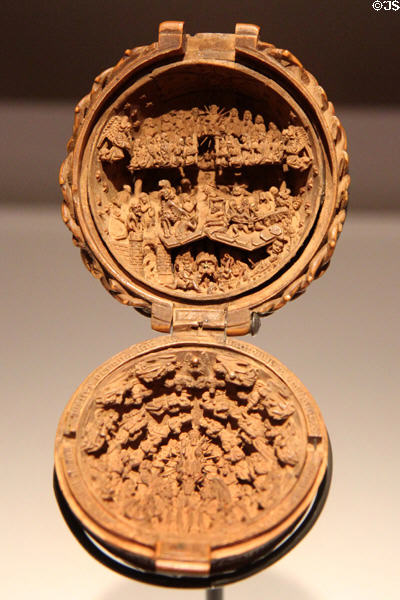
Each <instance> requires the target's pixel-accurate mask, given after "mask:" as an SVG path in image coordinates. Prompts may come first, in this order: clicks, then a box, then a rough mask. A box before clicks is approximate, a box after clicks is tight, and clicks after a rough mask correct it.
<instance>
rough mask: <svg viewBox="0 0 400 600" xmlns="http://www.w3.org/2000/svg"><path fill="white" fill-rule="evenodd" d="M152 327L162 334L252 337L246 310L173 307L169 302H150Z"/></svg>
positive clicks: (251, 320) (248, 313) (252, 320)
mask: <svg viewBox="0 0 400 600" xmlns="http://www.w3.org/2000/svg"><path fill="white" fill-rule="evenodd" d="M151 326H152V328H153V329H154V330H155V331H160V332H162V333H172V334H174V333H182V332H191V333H193V332H196V333H197V334H202V333H204V334H206V335H210V334H212V335H216V336H217V337H218V338H220V339H221V338H223V339H225V338H226V336H234V335H235V336H236V335H246V334H247V333H255V332H256V330H255V320H254V318H252V314H251V313H250V311H249V310H248V309H247V308H242V309H235V310H229V306H228V307H227V306H225V307H210V306H208V307H199V308H197V307H188V308H182V307H181V306H180V307H176V306H174V305H173V304H172V303H169V302H164V303H162V302H153V304H152V310H151Z"/></svg>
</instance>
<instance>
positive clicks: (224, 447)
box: [81, 350, 302, 533]
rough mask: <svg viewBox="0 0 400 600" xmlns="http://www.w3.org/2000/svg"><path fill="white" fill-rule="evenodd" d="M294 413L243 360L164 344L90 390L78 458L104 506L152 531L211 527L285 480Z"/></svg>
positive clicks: (291, 464) (258, 509) (291, 457)
mask: <svg viewBox="0 0 400 600" xmlns="http://www.w3.org/2000/svg"><path fill="white" fill-rule="evenodd" d="M299 423H300V422H299V420H298V419H297V417H296V408H295V403H294V398H293V397H292V395H291V392H290V391H289V390H288V388H287V387H286V386H285V385H284V384H283V383H282V382H281V381H280V380H278V379H277V378H276V377H272V375H267V374H266V373H261V372H259V370H258V369H257V367H256V366H255V365H254V364H252V363H251V362H247V361H246V360H240V361H238V360H237V359H236V358H235V357H231V356H227V355H226V354H224V355H221V354H218V353H216V352H215V351H214V350H210V351H199V350H191V351H183V350H182V351H181V352H178V353H176V354H171V353H169V352H167V351H165V352H163V353H162V354H160V355H158V356H157V358H150V359H146V358H144V359H140V360H137V361H136V362H135V364H134V365H133V367H130V368H129V369H126V370H125V372H124V373H123V377H122V378H121V376H118V375H117V376H115V378H114V380H113V379H112V378H111V380H109V381H108V383H107V384H106V385H105V387H103V389H99V390H98V394H97V400H96V402H95V406H94V407H93V418H92V419H91V420H90V421H88V426H87V429H86V431H85V435H84V437H83V441H82V445H81V453H82V460H83V461H84V462H85V464H86V467H87V473H88V474H89V477H90V479H89V481H90V483H89V485H90V487H91V488H92V489H93V492H94V494H95V495H96V496H97V497H99V498H100V499H101V501H102V502H104V503H106V504H107V510H109V511H111V512H114V513H116V514H118V515H120V516H121V517H123V518H125V519H128V520H134V521H137V522H139V523H140V525H141V527H145V528H146V529H150V530H151V529H152V528H154V527H156V528H157V532H158V533H159V532H160V531H161V532H162V531H164V532H168V531H171V532H180V533H184V532H188V533H190V532H196V531H212V530H213V529H217V528H220V527H223V526H224V525H227V524H230V525H232V524H235V523H237V524H240V523H245V522H246V521H248V520H250V519H254V518H256V517H257V516H258V515H260V514H262V511H264V510H265V509H270V508H271V507H272V506H273V505H274V504H275V503H276V502H278V501H279V499H280V497H282V495H284V494H285V493H287V492H288V491H289V489H290V488H291V486H292V485H294V483H295V481H296V473H297V470H296V469H297V467H298V465H300V463H301V460H302V458H301V457H302V454H301V451H300V448H299V446H298V440H299V436H298V429H299V426H300V425H299Z"/></svg>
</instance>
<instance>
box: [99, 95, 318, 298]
mask: <svg viewBox="0 0 400 600" xmlns="http://www.w3.org/2000/svg"><path fill="white" fill-rule="evenodd" d="M127 99H128V100H130V101H129V102H128V101H127V102H125V103H124V104H123V105H121V106H119V108H116V107H114V109H113V110H111V111H109V113H108V114H107V118H105V119H103V121H102V123H101V126H99V127H98V129H97V132H96V135H97V139H96V143H95V144H94V149H93V151H92V159H91V165H92V167H91V185H92V188H93V190H94V191H93V192H91V197H90V198H89V201H90V203H91V207H92V212H93V214H94V217H95V222H96V225H97V227H98V229H99V230H100V232H101V237H102V238H103V240H105V242H106V244H107V246H108V248H109V250H110V252H111V254H112V255H113V256H114V257H115V258H116V259H117V261H118V263H119V264H120V265H122V267H123V268H124V269H125V270H126V271H127V272H128V273H130V274H131V275H133V276H134V277H137V278H138V279H139V280H141V281H144V282H146V283H148V284H150V285H151V286H152V287H155V288H157V289H161V290H164V291H165V292H166V293H168V292H169V293H172V292H173V293H174V295H175V296H176V295H178V296H179V295H182V296H185V297H190V298H193V299H196V298H199V299H200V298H201V297H202V296H205V295H206V296H207V297H210V296H211V297H220V296H221V295H223V294H235V293H240V292H241V291H245V290H246V289H249V288H253V287H254V286H256V285H257V284H261V283H264V282H266V281H267V280H268V279H270V278H271V277H272V276H274V275H275V274H276V273H277V272H278V271H279V270H280V269H281V268H282V267H283V266H284V265H286V264H287V263H288V262H289V261H290V260H292V259H293V258H294V257H295V255H296V252H297V251H298V249H299V247H300V246H301V243H302V242H303V241H304V240H305V238H306V237H307V235H308V234H309V232H310V230H311V227H312V225H313V222H314V219H315V216H316V214H317V211H318V208H319V197H318V193H319V190H318V189H317V188H318V185H317V182H316V178H318V175H319V170H318V169H319V166H318V160H317V156H316V149H315V144H314V143H313V139H312V135H311V133H310V132H309V131H307V130H306V128H305V127H304V125H303V124H302V123H301V121H300V119H299V117H298V116H297V115H296V114H295V113H294V112H293V111H291V110H289V109H288V110H287V111H286V113H285V114H284V115H283V116H282V115H279V114H278V115H276V116H274V115H273V114H268V111H264V112H263V114H261V112H262V111H261V109H259V108H253V109H252V110H250V109H249V108H246V103H245V101H243V99H241V100H240V102H238V106H236V105H234V104H233V103H232V102H231V103H230V104H228V101H227V100H226V99H224V100H225V104H222V100H221V104H220V105H217V104H206V103H205V104H204V105H201V104H200V103H199V104H198V105H196V104H195V103H194V102H193V101H190V102H189V101H186V102H183V103H181V105H179V103H178V104H174V103H172V104H173V105H174V106H177V108H171V109H166V108H163V110H159V109H157V106H156V104H155V102H154V100H151V99H150V98H149V96H147V95H146V94H142V96H140V97H139V98H133V99H132V98H131V99H129V97H128V98H127ZM179 106H182V108H179Z"/></svg>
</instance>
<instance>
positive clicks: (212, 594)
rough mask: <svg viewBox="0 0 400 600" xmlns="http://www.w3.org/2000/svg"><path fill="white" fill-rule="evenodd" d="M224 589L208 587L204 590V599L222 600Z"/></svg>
mask: <svg viewBox="0 0 400 600" xmlns="http://www.w3.org/2000/svg"><path fill="white" fill-rule="evenodd" d="M223 597H224V590H223V588H222V587H220V588H210V589H209V590H207V591H206V600H223Z"/></svg>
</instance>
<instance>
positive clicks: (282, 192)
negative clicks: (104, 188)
mask: <svg viewBox="0 0 400 600" xmlns="http://www.w3.org/2000/svg"><path fill="white" fill-rule="evenodd" d="M158 187H159V189H158V190H156V191H155V192H151V193H145V192H143V191H142V189H141V181H140V180H137V181H136V185H135V187H134V190H133V191H132V186H130V185H124V186H123V189H122V190H121V191H120V192H117V193H116V194H115V196H114V198H113V201H112V203H111V204H110V205H109V206H108V208H107V210H106V211H105V212H104V213H103V217H104V220H105V229H106V233H108V235H109V236H110V238H111V240H112V241H113V242H117V243H120V244H125V247H126V252H127V253H128V254H129V252H130V251H131V250H132V248H134V247H135V248H139V250H138V251H137V252H138V255H137V263H136V266H137V268H139V269H140V268H142V269H143V270H144V272H145V274H146V276H148V277H150V278H152V277H158V278H159V279H160V280H161V281H163V277H164V283H165V284H166V285H168V286H169V287H171V286H172V287H175V288H177V289H183V290H189V289H190V290H193V291H196V292H199V293H212V292H213V291H215V290H217V289H218V290H222V291H224V290H229V289H234V288H235V287H236V286H237V285H238V284H239V283H243V282H245V281H247V280H248V279H249V277H251V276H252V275H254V274H257V273H258V272H259V271H261V270H262V269H268V267H269V268H271V267H272V268H273V266H274V263H275V261H276V260H277V259H278V257H279V256H281V255H282V254H283V253H285V252H289V251H290V249H291V246H292V244H294V243H295V241H296V238H297V236H298V235H299V232H300V233H301V229H302V228H303V225H304V216H306V215H307V210H308V206H307V204H306V203H304V202H303V200H304V198H303V190H301V192H300V194H298V195H297V196H292V195H291V191H290V189H289V188H287V186H286V183H285V182H284V181H283V182H282V183H281V185H280V187H279V188H278V187H276V186H271V187H270V188H269V189H268V190H266V191H262V190H256V191H253V192H251V193H250V192H249V191H248V189H247V186H246V184H239V183H236V184H233V185H231V186H219V187H216V186H213V185H211V184H207V185H204V186H201V187H194V186H192V184H191V181H190V180H189V179H188V178H185V177H183V178H182V179H181V181H180V184H179V185H178V186H177V187H174V186H172V185H171V183H170V181H169V180H160V181H159V184H158ZM205 237H207V238H208V239H209V241H210V240H211V241H212V240H214V241H215V242H220V243H221V244H224V245H223V246H222V245H220V246H219V247H218V250H217V251H213V252H209V251H207V249H206V248H203V249H202V250H201V249H200V250H199V251H196V250H195V249H194V248H193V246H190V244H189V243H190V242H193V241H196V240H199V239H201V238H205ZM188 244H189V246H190V247H189V246H188ZM161 246H162V247H161ZM182 246H183V247H182ZM174 247H176V248H177V249H178V251H177V253H176V255H175V258H174V259H172V258H171V257H170V256H169V255H170V254H171V253H170V249H171V248H174ZM262 247H265V250H264V258H263V259H262V260H260V261H258V262H257V261H254V262H253V263H252V259H251V255H250V260H247V259H246V255H247V254H248V252H251V251H253V250H257V249H258V248H262ZM240 250H245V251H248V252H246V253H245V254H244V253H243V252H240ZM160 252H162V253H163V255H164V258H165V259H166V260H167V263H168V260H169V263H168V264H167V263H165V261H164V270H162V269H161V270H160V269H158V268H157V253H160ZM167 254H168V256H169V259H168V257H167ZM127 258H128V259H129V256H128V255H127ZM131 258H132V257H131Z"/></svg>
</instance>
